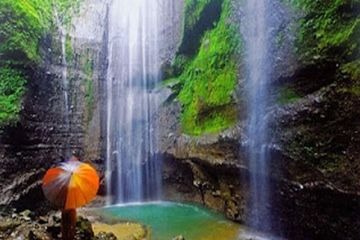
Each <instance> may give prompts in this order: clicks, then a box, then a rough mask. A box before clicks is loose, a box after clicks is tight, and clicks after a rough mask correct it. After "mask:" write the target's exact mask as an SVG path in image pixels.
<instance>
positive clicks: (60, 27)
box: [54, 8, 71, 158]
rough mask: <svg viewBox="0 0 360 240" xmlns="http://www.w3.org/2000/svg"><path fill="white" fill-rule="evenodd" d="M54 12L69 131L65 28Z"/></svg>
mask: <svg viewBox="0 0 360 240" xmlns="http://www.w3.org/2000/svg"><path fill="white" fill-rule="evenodd" d="M54 13H55V23H56V25H57V28H58V31H59V35H60V43H61V78H62V88H63V96H64V111H63V113H64V124H65V131H66V132H68V133H69V132H70V106H69V82H68V69H67V66H68V64H67V60H66V29H65V27H64V26H63V24H62V22H61V20H60V18H59V15H58V12H57V10H56V8H55V9H54ZM67 139H68V140H67V141H66V143H65V158H70V155H71V150H70V139H69V138H67Z"/></svg>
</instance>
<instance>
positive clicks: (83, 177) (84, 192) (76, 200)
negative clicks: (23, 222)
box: [42, 157, 99, 240]
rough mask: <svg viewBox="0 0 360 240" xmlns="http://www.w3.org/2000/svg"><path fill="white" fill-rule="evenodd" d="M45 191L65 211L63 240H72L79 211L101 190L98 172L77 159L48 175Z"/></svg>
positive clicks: (51, 200)
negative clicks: (77, 211) (78, 209)
mask: <svg viewBox="0 0 360 240" xmlns="http://www.w3.org/2000/svg"><path fill="white" fill-rule="evenodd" d="M42 189H43V192H44V195H45V197H46V198H47V199H48V200H49V201H50V202H52V203H53V204H55V205H56V206H57V207H59V208H61V209H62V217H61V218H62V219H61V225H62V238H63V239H64V240H72V239H73V238H74V234H75V224H76V210H75V209H76V208H78V207H81V206H83V205H85V204H87V203H88V202H90V201H91V200H92V199H93V198H94V197H95V196H96V194H97V191H98V189H99V176H98V174H97V172H96V170H95V169H94V168H93V167H91V166H90V165H89V164H86V163H81V162H79V161H78V160H77V158H75V157H73V158H72V159H71V160H70V161H68V162H66V163H62V164H61V165H60V166H59V167H55V168H51V169H49V170H48V171H47V172H46V174H45V176H44V178H43V185H42Z"/></svg>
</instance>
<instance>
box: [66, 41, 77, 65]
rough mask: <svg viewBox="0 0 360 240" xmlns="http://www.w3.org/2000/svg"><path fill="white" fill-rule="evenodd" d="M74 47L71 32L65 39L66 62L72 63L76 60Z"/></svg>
mask: <svg viewBox="0 0 360 240" xmlns="http://www.w3.org/2000/svg"><path fill="white" fill-rule="evenodd" d="M74 57H75V56H74V49H73V46H72V43H71V37H70V35H69V34H67V35H66V39H65V58H66V62H67V63H68V64H71V62H72V61H73V60H74Z"/></svg>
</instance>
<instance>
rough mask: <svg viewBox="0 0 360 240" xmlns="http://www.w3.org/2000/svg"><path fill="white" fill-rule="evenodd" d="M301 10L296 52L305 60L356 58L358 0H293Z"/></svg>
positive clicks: (357, 46)
mask: <svg viewBox="0 0 360 240" xmlns="http://www.w3.org/2000/svg"><path fill="white" fill-rule="evenodd" d="M293 2H294V4H295V6H296V7H298V8H299V9H301V10H302V11H303V12H304V17H303V18H302V19H301V23H300V29H299V30H300V31H299V35H298V42H297V46H298V53H299V55H300V57H301V59H302V60H303V61H304V62H308V63H313V64H318V63H320V62H321V61H323V62H325V63H326V62H329V61H332V62H339V63H342V62H346V61H351V60H354V59H356V58H358V57H359V44H360V43H359V41H358V40H359V37H360V18H359V17H358V14H359V7H360V1H359V0H329V1H320V0H316V1H314V0H300V1H293Z"/></svg>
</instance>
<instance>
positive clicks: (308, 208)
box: [0, 0, 360, 239]
mask: <svg viewBox="0 0 360 240" xmlns="http://www.w3.org/2000/svg"><path fill="white" fill-rule="evenodd" d="M186 2H187V4H188V5H186V4H185V7H184V6H183V2H182V1H176V0H174V1H168V2H167V3H166V4H164V5H163V6H162V7H164V9H166V11H163V13H164V16H160V17H161V18H162V19H163V22H164V24H163V29H162V33H163V34H162V36H161V40H162V44H161V55H162V59H163V62H164V64H163V70H164V78H170V79H169V81H166V83H165V85H167V86H168V89H164V91H166V94H169V98H168V99H167V101H166V102H165V103H164V104H163V107H162V108H161V109H160V112H159V113H158V114H157V120H158V122H159V125H158V126H157V127H159V128H160V130H161V136H160V138H159V139H160V151H159V154H160V155H161V156H162V158H163V159H164V179H163V182H164V198H165V199H169V200H176V201H180V200H184V201H194V202H199V203H202V204H204V205H206V206H208V207H210V208H213V209H216V210H218V211H221V212H223V213H225V214H226V216H227V217H229V218H230V219H233V220H235V221H238V222H246V220H247V219H248V217H249V215H251V213H250V212H249V211H248V208H247V205H248V203H247V202H246V200H247V199H248V194H249V193H248V191H249V186H248V184H249V181H248V178H249V169H248V162H247V159H246V157H245V154H244V152H245V150H244V149H243V147H242V146H241V142H242V141H244V140H245V139H246V134H245V119H246V104H245V103H246V102H245V101H246V100H245V99H244V97H243V96H244V76H243V63H242V62H243V60H244V59H243V48H242V40H241V36H237V34H235V33H236V32H240V31H239V22H238V21H239V19H240V18H241V16H240V15H241V5H239V4H238V1H230V0H224V1H221V0H210V1H206V0H203V1H200V0H198V1H193V2H192V1H186ZM316 2H317V1H316ZM337 2H340V1H337ZM355 5H356V4H355ZM278 7H279V8H281V9H282V10H281V11H282V13H283V16H284V18H283V19H282V22H281V24H280V25H279V26H280V27H279V28H278V29H275V30H274V31H277V32H278V37H277V39H276V45H277V47H276V50H275V52H274V53H273V54H275V55H276V59H277V60H276V63H275V64H274V69H275V72H274V76H272V78H273V85H274V89H273V92H272V93H271V99H269V101H272V102H273V104H272V107H271V108H269V109H268V116H269V118H270V119H271V124H270V127H271V134H272V141H271V142H270V143H269V145H270V146H272V149H271V157H270V159H271V163H270V164H269V166H270V169H269V172H270V173H271V174H270V178H269V181H271V183H272V184H271V185H272V186H273V189H272V190H271V196H270V197H271V203H272V204H271V205H270V206H268V208H270V212H272V213H273V214H272V219H271V222H273V223H274V226H273V229H262V230H271V231H273V232H277V233H278V234H279V235H283V236H285V237H289V238H290V239H326V238H328V239H356V237H357V236H359V234H360V233H359V229H360V222H359V217H358V213H359V209H360V206H359V204H360V194H359V192H360V188H359V187H360V185H359V184H360V183H359V179H360V176H359V174H360V159H359V156H360V154H359V147H358V146H359V143H360V138H359V134H358V133H359V131H360V122H359V119H360V110H359V108H358V106H359V104H360V100H359V87H358V84H359V79H358V76H357V75H356V74H355V73H354V72H356V67H355V70H354V71H350V70H351V69H352V68H351V65H349V66H348V67H344V68H343V71H341V69H340V68H341V66H342V64H343V62H342V60H339V59H337V58H335V57H334V56H332V57H330V55H326V56H322V55H320V56H318V55H314V54H313V53H309V54H310V56H312V59H311V60H309V59H307V60H306V59H305V60H304V59H301V57H300V56H299V55H298V54H296V52H295V50H294V49H295V48H296V46H295V42H296V39H297V36H296V34H295V33H296V32H297V29H299V28H300V26H298V25H297V23H298V22H300V21H299V18H301V16H302V13H298V12H295V11H294V10H293V9H292V8H291V7H290V6H288V5H282V4H279V6H278ZM107 8H108V5H107V2H106V1H102V0H87V1H85V2H84V3H82V5H81V8H80V9H81V11H80V12H79V13H78V14H77V15H76V16H74V17H73V20H72V24H71V27H70V29H69V30H68V33H67V34H66V48H67V51H66V52H67V54H66V56H65V57H66V59H67V65H66V66H64V64H63V62H62V58H63V57H64V56H63V55H62V49H61V48H62V46H61V36H60V35H59V32H58V31H57V30H54V32H53V33H49V34H48V35H47V36H46V37H44V38H43V40H42V45H41V52H42V63H41V64H40V65H39V66H38V67H37V68H36V69H33V70H31V71H29V76H30V80H29V81H28V85H27V92H26V96H25V99H24V103H23V109H22V111H21V114H20V121H19V123H18V124H17V125H16V126H11V127H7V128H6V129H4V131H3V132H2V133H1V139H0V157H1V161H0V194H1V196H2V197H1V198H0V205H1V206H15V207H19V208H30V209H31V208H37V207H38V206H37V203H39V204H40V205H41V204H42V203H41V202H40V201H38V200H39V199H42V192H41V188H40V185H41V182H40V179H41V177H42V176H43V174H44V172H45V170H46V169H47V168H49V167H50V166H52V165H53V164H56V163H58V162H59V161H61V160H62V159H63V158H64V157H65V152H66V148H67V145H69V146H70V149H72V150H77V151H78V152H79V154H80V156H81V157H82V158H83V159H86V160H89V161H92V162H93V163H95V164H97V166H98V167H99V169H100V170H103V169H104V156H103V153H104V149H105V144H106V143H105V142H104V135H105V129H106V128H105V126H104V123H105V117H106V113H105V110H106V108H105V107H104V106H106V96H105V95H104V93H105V80H106V70H107V41H109V39H107V34H106V32H107ZM183 9H185V10H184V19H183V18H182V13H183ZM346 9H347V8H344V9H343V10H346ZM214 23H218V24H214ZM181 26H183V27H184V32H183V33H182V32H181V31H179V30H178V29H180V28H181ZM357 26H358V25H357ZM355 27H356V26H355ZM233 34H235V35H233ZM181 38H182V39H181ZM234 39H235V40H234ZM181 40H182V41H181ZM309 44H310V43H309ZM303 47H304V48H303V50H304V52H308V51H307V50H309V49H313V48H310V47H309V46H307V45H306V46H303ZM340 50H341V49H340ZM340 50H339V49H336V51H335V50H334V51H333V54H335V55H336V53H337V52H339V51H340ZM176 51H177V54H175V53H176ZM341 51H342V50H341ZM354 51H355V50H354ZM320 52H323V51H320ZM330 52H331V51H330ZM323 58H326V59H325V60H324V59H323ZM330 60H331V61H330ZM332 60H334V61H332ZM355 66H356V65H355ZM64 69H65V70H66V71H67V79H68V82H69V109H70V113H69V123H70V124H69V125H67V124H66V122H67V121H66V118H65V115H64V114H65V111H64V109H65V107H64V91H63V89H64V87H63V71H64ZM354 74H355V75H354ZM209 83H213V84H211V86H209ZM169 89H170V90H171V91H170V90H169ZM169 92H170V93H169Z"/></svg>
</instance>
